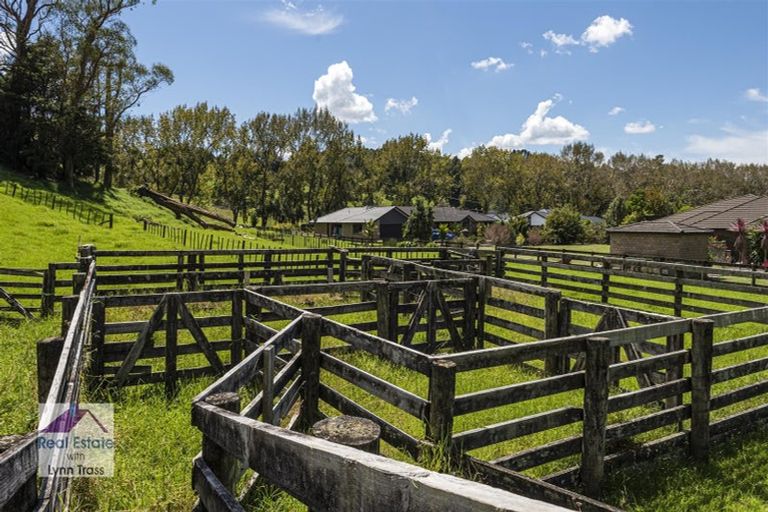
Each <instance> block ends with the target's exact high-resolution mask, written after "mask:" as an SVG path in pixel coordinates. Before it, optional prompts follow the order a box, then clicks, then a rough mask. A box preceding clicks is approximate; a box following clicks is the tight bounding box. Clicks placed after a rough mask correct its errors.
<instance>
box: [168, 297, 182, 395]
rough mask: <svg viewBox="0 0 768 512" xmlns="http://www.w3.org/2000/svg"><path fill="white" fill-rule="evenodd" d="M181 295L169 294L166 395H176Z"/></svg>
mask: <svg viewBox="0 0 768 512" xmlns="http://www.w3.org/2000/svg"><path fill="white" fill-rule="evenodd" d="M178 301H179V295H178V294H177V293H169V294H168V303H167V304H166V309H165V395H166V396H167V397H172V396H173V395H174V394H175V393H176V358H177V356H178V351H179V348H178V345H177V342H178V320H177V319H178V316H179V315H178V309H179V303H178Z"/></svg>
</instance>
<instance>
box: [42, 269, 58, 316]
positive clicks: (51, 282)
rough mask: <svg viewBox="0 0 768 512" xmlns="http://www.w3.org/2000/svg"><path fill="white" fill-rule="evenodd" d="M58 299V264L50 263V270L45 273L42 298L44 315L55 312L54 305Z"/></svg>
mask: <svg viewBox="0 0 768 512" xmlns="http://www.w3.org/2000/svg"><path fill="white" fill-rule="evenodd" d="M55 301H56V264H55V263H49V264H48V270H47V271H46V272H45V274H43V294H42V297H41V300H40V308H41V310H42V315H43V316H50V315H52V314H53V306H54V303H55Z"/></svg>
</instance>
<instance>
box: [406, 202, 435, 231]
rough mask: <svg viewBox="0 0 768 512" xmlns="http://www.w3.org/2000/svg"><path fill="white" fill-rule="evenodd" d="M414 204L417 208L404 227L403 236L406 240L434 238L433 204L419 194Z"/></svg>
mask: <svg viewBox="0 0 768 512" xmlns="http://www.w3.org/2000/svg"><path fill="white" fill-rule="evenodd" d="M413 206H415V208H414V209H413V211H412V213H411V216H410V217H408V220H407V221H406V222H405V226H404V228H403V237H404V238H405V239H406V240H419V241H422V242H427V241H430V240H432V224H433V223H434V213H433V212H432V205H430V204H428V203H427V201H426V199H424V198H423V197H421V196H417V197H416V198H414V200H413Z"/></svg>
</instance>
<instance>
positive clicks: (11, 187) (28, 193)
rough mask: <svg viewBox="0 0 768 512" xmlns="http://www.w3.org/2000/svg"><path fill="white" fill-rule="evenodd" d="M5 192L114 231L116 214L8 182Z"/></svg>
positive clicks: (5, 184)
mask: <svg viewBox="0 0 768 512" xmlns="http://www.w3.org/2000/svg"><path fill="white" fill-rule="evenodd" d="M3 192H4V193H5V194H6V195H9V196H11V197H18V198H19V199H21V200H22V201H26V202H28V203H32V204H36V205H43V206H47V207H48V208H50V209H51V210H58V211H60V212H65V213H66V214H67V215H71V216H72V218H74V219H77V220H78V221H80V222H84V223H86V224H95V225H97V226H106V227H108V228H109V229H112V228H113V227H114V225H115V214H114V213H112V212H107V211H104V210H100V209H98V208H94V207H93V206H89V205H87V204H85V203H83V202H80V201H71V200H69V199H62V197H61V196H59V195H58V194H55V193H53V192H47V191H44V190H38V189H31V188H26V187H24V186H22V185H19V184H18V183H14V182H10V181H6V182H4V183H3Z"/></svg>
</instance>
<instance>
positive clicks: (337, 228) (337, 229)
mask: <svg viewBox="0 0 768 512" xmlns="http://www.w3.org/2000/svg"><path fill="white" fill-rule="evenodd" d="M340 235H341V224H333V225H332V226H331V236H340Z"/></svg>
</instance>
